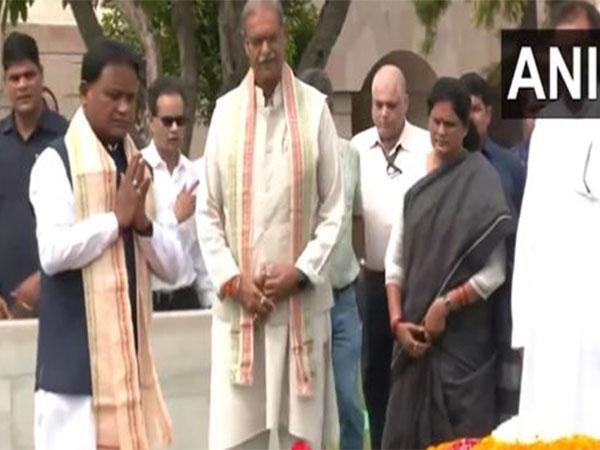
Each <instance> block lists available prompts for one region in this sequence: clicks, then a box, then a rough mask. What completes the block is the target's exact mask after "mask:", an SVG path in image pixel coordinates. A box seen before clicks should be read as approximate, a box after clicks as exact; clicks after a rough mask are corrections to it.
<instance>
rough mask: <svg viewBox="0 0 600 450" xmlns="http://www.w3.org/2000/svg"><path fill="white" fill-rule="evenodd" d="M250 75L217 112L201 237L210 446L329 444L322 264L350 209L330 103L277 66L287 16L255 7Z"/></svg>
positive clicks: (247, 19) (249, 26)
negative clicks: (209, 294) (206, 281)
mask: <svg viewBox="0 0 600 450" xmlns="http://www.w3.org/2000/svg"><path fill="white" fill-rule="evenodd" d="M241 24H242V28H243V33H244V46H245V51H246V55H247V56H248V59H249V61H250V70H249V71H248V74H247V75H246V77H245V79H244V80H243V81H242V83H241V84H240V86H239V87H237V88H236V89H234V90H232V91H231V92H229V93H228V94H226V95H225V96H223V97H221V98H220V99H219V100H218V101H217V106H216V108H215V111H214V114H213V117H212V119H211V124H210V128H209V132H208V138H207V143H206V151H205V164H206V191H207V192H206V196H205V198H204V199H203V201H202V202H200V207H199V208H198V215H197V218H198V221H197V226H198V235H199V236H200V241H201V245H202V250H203V251H204V252H205V256H206V263H207V266H208V271H209V273H210V275H211V278H212V280H213V281H214V284H215V286H216V287H217V290H218V292H219V296H220V301H218V302H217V303H216V304H215V305H214V306H213V313H214V314H213V324H212V342H213V345H212V367H211V403H210V425H209V447H210V448H211V449H224V448H271V449H278V448H281V449H288V448H290V447H291V445H292V443H293V442H294V440H297V439H301V440H303V441H306V442H308V444H309V445H310V446H311V447H312V448H326V446H327V445H328V444H329V445H331V444H333V443H334V442H335V441H337V438H338V436H337V428H338V427H337V425H338V424H337V410H336V405H335V387H334V383H333V373H332V372H333V371H332V363H331V324H330V320H329V310H330V309H331V307H332V305H333V295H332V289H331V285H330V283H329V280H328V276H327V270H326V267H327V261H328V259H329V256H330V254H331V251H332V248H333V246H334V244H335V243H336V240H337V237H338V233H339V230H340V226H341V221H342V215H343V211H344V201H343V195H342V183H341V178H340V177H341V175H340V169H339V164H338V155H337V150H336V140H337V135H336V131H335V126H334V124H333V120H332V118H331V114H330V112H329V109H328V108H327V105H326V102H325V96H324V95H323V94H321V93H320V92H318V91H317V90H316V89H314V88H312V87H310V86H308V85H306V84H304V83H302V82H301V81H299V80H298V79H296V78H295V76H294V74H293V72H292V70H291V69H290V67H289V66H288V65H287V64H285V62H284V55H285V47H286V42H287V26H286V24H285V20H284V16H283V12H282V8H281V4H280V3H279V2H278V1H277V0H249V1H248V2H247V3H246V5H245V6H244V10H243V13H242V20H241Z"/></svg>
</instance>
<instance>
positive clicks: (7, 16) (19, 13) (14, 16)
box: [0, 0, 33, 30]
mask: <svg viewBox="0 0 600 450" xmlns="http://www.w3.org/2000/svg"><path fill="white" fill-rule="evenodd" d="M32 4H33V0H0V14H1V19H0V20H1V22H0V23H1V24H2V30H4V28H5V27H6V24H7V23H8V22H9V21H10V23H11V25H16V24H17V22H18V21H19V20H21V21H23V22H26V21H27V9H28V8H29V7H30V6H31V5H32Z"/></svg>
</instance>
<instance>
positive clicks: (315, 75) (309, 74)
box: [298, 68, 333, 97]
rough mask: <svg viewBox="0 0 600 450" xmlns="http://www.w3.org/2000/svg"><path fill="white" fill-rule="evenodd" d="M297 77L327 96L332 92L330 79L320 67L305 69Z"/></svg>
mask: <svg viewBox="0 0 600 450" xmlns="http://www.w3.org/2000/svg"><path fill="white" fill-rule="evenodd" d="M298 78H300V79H301V80H302V81H304V82H305V83H306V84H309V85H311V86H312V87H314V88H315V89H317V90H318V91H321V92H322V93H323V94H325V95H326V96H327V97H331V95H332V94H333V86H332V85H331V80H330V79H329V77H328V76H327V74H326V73H325V71H324V70H322V69H316V68H312V69H306V70H304V71H303V72H302V73H301V74H300V76H299V77H298Z"/></svg>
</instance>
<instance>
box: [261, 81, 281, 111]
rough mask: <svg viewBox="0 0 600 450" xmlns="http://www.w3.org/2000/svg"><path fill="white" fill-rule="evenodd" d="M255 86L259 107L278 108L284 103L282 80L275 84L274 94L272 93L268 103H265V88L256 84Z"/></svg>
mask: <svg viewBox="0 0 600 450" xmlns="http://www.w3.org/2000/svg"><path fill="white" fill-rule="evenodd" d="M254 88H255V95H256V105H257V107H258V108H259V109H260V108H278V107H279V106H281V105H283V94H282V93H281V81H280V82H279V84H277V86H275V90H274V91H273V94H271V97H270V98H269V100H268V101H267V104H266V105H265V100H264V99H265V95H264V93H263V90H262V89H261V88H260V87H258V86H256V85H255V86H254Z"/></svg>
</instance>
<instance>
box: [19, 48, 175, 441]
mask: <svg viewBox="0 0 600 450" xmlns="http://www.w3.org/2000/svg"><path fill="white" fill-rule="evenodd" d="M139 69H140V64H139V60H138V57H137V56H136V55H135V54H134V53H133V51H132V50H131V49H129V48H128V47H127V46H125V45H124V44H122V43H119V42H115V41H110V40H99V41H97V42H96V43H95V44H94V45H92V46H91V47H90V48H89V49H88V51H87V53H86V54H85V55H84V57H83V61H82V64H81V85H80V97H81V107H80V108H79V109H78V110H77V111H76V113H75V115H74V116H73V118H72V119H71V122H70V124H69V127H68V129H67V132H66V135H65V136H64V137H61V138H58V139H56V140H54V141H52V142H51V143H50V144H49V146H48V148H46V150H44V151H43V152H42V154H41V155H40V157H39V158H38V159H37V161H36V162H35V164H34V166H33V169H32V172H31V182H30V187H29V198H30V201H31V204H32V205H33V210H34V212H35V217H36V219H37V229H36V236H37V243H38V249H39V258H40V265H41V269H42V270H41V291H40V302H39V333H38V347H37V364H36V377H35V390H36V391H35V420H34V435H35V448H36V449H37V450H46V449H47V450H56V449H61V450H95V449H97V448H103V449H106V448H122V449H124V448H137V449H142V448H158V447H164V446H167V445H168V444H169V443H170V441H171V420H170V418H169V415H168V412H167V409H166V406H165V403H164V401H163V397H162V394H161V390H160V386H159V382H158V375H157V372H156V368H155V366H154V363H153V361H152V355H151V350H150V337H149V330H148V328H149V320H150V316H151V312H152V308H151V299H150V294H151V291H150V272H152V273H153V274H155V275H158V276H160V277H161V278H163V279H164V280H165V281H167V282H171V283H172V282H173V281H175V279H176V278H177V276H178V273H179V272H180V271H181V270H182V267H183V264H184V263H183V256H182V250H181V246H180V244H179V241H178V240H177V237H176V236H175V235H174V234H173V233H171V232H170V231H169V230H168V229H166V228H164V227H162V226H161V225H160V224H159V223H157V222H156V221H155V220H154V219H153V218H152V216H153V214H152V210H153V208H152V205H151V204H152V193H151V192H150V191H151V189H152V187H151V182H152V180H151V176H150V171H149V170H148V169H147V167H146V165H145V164H144V162H143V159H142V155H141V154H140V153H139V151H138V150H137V149H136V148H135V144H134V143H133V140H132V139H131V138H130V137H129V135H128V130H129V129H131V127H132V126H133V122H134V117H135V99H136V95H137V92H138V88H139V73H140V70H139Z"/></svg>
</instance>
